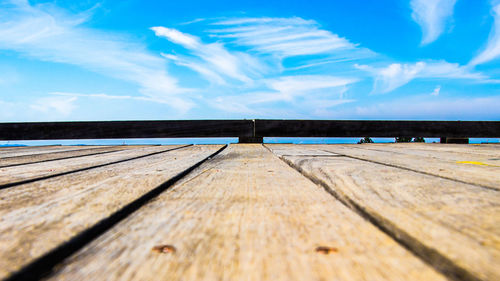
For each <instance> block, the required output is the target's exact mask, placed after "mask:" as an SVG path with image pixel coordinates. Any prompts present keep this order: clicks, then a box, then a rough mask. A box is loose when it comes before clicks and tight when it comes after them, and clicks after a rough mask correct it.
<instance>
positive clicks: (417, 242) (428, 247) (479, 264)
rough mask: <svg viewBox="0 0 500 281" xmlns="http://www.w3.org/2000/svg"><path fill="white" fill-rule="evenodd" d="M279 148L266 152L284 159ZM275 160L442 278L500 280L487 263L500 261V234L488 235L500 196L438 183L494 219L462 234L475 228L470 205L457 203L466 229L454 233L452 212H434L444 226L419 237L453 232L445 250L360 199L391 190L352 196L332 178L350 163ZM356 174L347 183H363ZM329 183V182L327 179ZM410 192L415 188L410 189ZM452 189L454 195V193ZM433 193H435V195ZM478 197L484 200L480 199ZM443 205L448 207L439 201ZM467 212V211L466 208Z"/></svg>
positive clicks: (367, 188) (419, 212)
mask: <svg viewBox="0 0 500 281" xmlns="http://www.w3.org/2000/svg"><path fill="white" fill-rule="evenodd" d="M283 147H285V146H281V147H280V146H279V145H271V147H267V146H266V148H268V149H269V150H270V151H273V149H274V150H277V151H280V152H281V153H284V151H286V149H284V148H283ZM295 148H296V147H295ZM289 150H292V149H290V148H289ZM324 151H325V150H320V152H321V153H323V152H324ZM274 153H275V154H276V151H274ZM276 156H278V157H280V158H281V159H282V160H283V161H284V162H285V163H287V164H288V165H289V166H291V167H292V168H294V169H296V170H297V171H299V172H301V173H302V174H303V175H304V176H305V177H307V178H309V179H310V180H311V181H313V182H315V183H316V184H318V185H320V186H322V187H323V188H325V190H327V191H328V192H329V193H330V194H332V195H333V196H334V197H336V198H337V199H339V200H340V201H341V202H343V203H344V204H345V205H346V206H348V207H350V208H351V209H353V210H355V211H356V212H358V213H359V214H360V215H362V216H363V217H365V218H366V219H367V220H369V221H371V222H372V223H373V224H374V225H376V226H377V227H379V228H380V229H381V230H382V231H384V232H386V233H387V234H388V235H390V236H391V237H393V238H394V239H395V240H397V241H398V242H399V243H401V244H402V245H403V246H405V247H406V248H408V249H409V250H411V251H412V252H414V253H415V254H417V255H418V256H419V257H421V258H422V259H423V260H425V261H426V262H428V263H429V264H431V265H432V266H434V267H436V268H437V269H439V270H440V271H441V272H443V273H445V274H446V275H448V276H450V277H453V278H455V279H457V280H495V279H496V277H494V276H497V277H498V276H500V272H498V271H497V270H495V269H494V266H493V268H492V267H491V265H490V264H489V262H488V261H489V260H495V259H496V260H498V258H499V253H498V249H496V248H495V245H496V243H497V242H495V241H498V239H499V238H498V234H497V233H498V229H496V231H494V232H489V231H493V230H494V226H495V225H497V224H498V223H495V219H496V220H497V221H498V215H496V216H495V215H494V214H495V213H496V214H498V212H499V210H500V208H499V206H498V204H496V205H495V203H494V202H495V201H496V200H495V199H494V198H497V197H498V193H497V191H496V190H488V191H487V190H484V192H483V191H481V189H480V188H481V187H479V188H476V187H474V186H475V185H472V186H471V185H465V184H464V185H463V186H462V187H456V188H455V185H454V184H451V183H450V184H447V185H446V184H445V183H441V184H442V185H444V186H443V187H446V186H448V187H449V188H448V189H450V188H451V189H450V192H457V191H458V190H460V189H461V188H463V192H462V194H460V196H458V197H457V198H458V199H457V200H462V199H460V198H461V197H467V194H469V195H473V196H472V197H474V199H473V198H472V197H471V198H468V199H469V201H470V202H471V203H470V204H476V206H475V209H478V208H479V209H478V210H477V211H479V212H486V211H488V212H487V213H485V215H483V217H485V216H486V217H485V218H488V215H487V214H490V213H491V214H492V215H493V217H490V219H488V220H484V221H483V218H478V220H480V221H475V225H474V224H471V225H474V226H475V227H476V228H477V229H473V230H467V229H464V228H463V227H466V226H465V225H466V224H467V223H466V222H474V221H470V220H471V219H474V217H473V216H472V217H471V216H470V215H469V216H467V215H466V213H467V211H466V210H470V207H474V205H470V204H469V205H468V202H469V201H467V200H462V201H460V202H465V203H461V204H460V207H457V208H464V210H463V211H462V212H463V215H464V216H461V217H462V220H463V221H464V223H462V224H464V226H462V225H461V224H460V223H459V224H458V226H457V228H456V229H454V228H453V215H454V213H453V212H450V211H451V210H449V209H446V207H445V209H443V210H442V211H438V212H437V213H436V214H441V217H442V220H444V221H443V222H441V223H442V224H443V226H440V225H439V223H434V224H432V223H431V224H428V223H427V222H424V221H420V222H421V227H422V228H423V229H424V230H422V231H424V232H425V231H432V232H437V233H439V231H441V233H443V231H444V233H446V231H451V233H454V232H455V233H456V234H454V235H452V236H450V238H449V239H445V240H441V242H444V244H445V245H442V244H443V243H440V242H439V241H440V240H439V238H438V240H437V241H436V242H434V241H431V242H434V243H429V241H426V239H425V238H423V237H424V236H425V235H424V236H422V235H420V236H417V237H419V238H420V239H418V238H416V237H414V236H412V235H414V234H415V231H411V232H410V233H409V232H407V231H406V230H405V229H404V227H405V226H401V225H404V223H401V221H399V222H398V223H395V221H393V219H395V218H398V217H397V216H395V217H393V218H391V214H392V213H398V210H397V209H396V208H394V209H393V210H391V209H390V208H388V207H385V206H384V207H382V206H383V205H381V206H378V207H377V203H373V201H375V202H376V201H377V200H380V199H377V198H376V197H375V198H372V200H371V201H366V200H370V199H363V196H364V195H365V194H369V193H370V192H371V191H370V190H371V189H372V188H375V190H374V191H373V192H374V194H377V196H381V194H384V192H386V193H387V192H390V189H388V190H389V191H384V190H381V189H380V188H379V187H375V186H369V185H368V186H366V185H365V186H363V187H359V188H360V189H359V190H360V191H358V192H357V193H356V192H354V191H356V190H358V189H356V188H355V187H353V186H350V185H352V183H347V182H345V179H343V178H339V176H337V175H336V174H335V173H337V174H339V175H342V174H343V172H342V169H347V168H344V166H348V165H349V161H347V162H346V163H345V164H342V163H343V162H345V161H343V160H342V158H330V159H331V160H330V159H328V158H325V160H320V159H318V160H314V159H312V160H308V157H304V156H302V155H292V156H288V157H287V156H282V155H279V154H278V155H276ZM291 157H292V158H291ZM293 157H295V158H293ZM349 158H352V157H348V156H346V159H349ZM294 159H295V160H294ZM301 159H302V160H301ZM334 159H338V160H334ZM299 160H300V161H299ZM310 161H313V162H310ZM314 161H315V162H314ZM319 161H323V162H324V163H322V164H321V165H320V164H319ZM325 161H333V162H335V161H336V162H338V164H336V165H337V166H331V167H332V168H329V167H330V166H329V164H328V162H325ZM351 161H365V162H368V163H369V162H370V161H366V160H365V159H356V158H354V160H351ZM309 163H318V164H317V165H316V166H312V164H309ZM353 163H354V162H353ZM361 163H362V162H361ZM376 164H378V163H376ZM318 165H319V166H318ZM339 165H340V166H339ZM351 165H352V164H351ZM364 166H366V167H364ZM313 167H317V168H314V169H313ZM321 167H324V168H321ZM335 167H338V168H335ZM356 167H357V169H358V170H359V169H361V170H362V171H365V170H369V169H370V167H369V165H358V166H356ZM391 168H393V169H399V168H400V167H391ZM374 170H377V171H378V170H380V171H378V172H374V173H375V174H376V175H375V178H377V177H379V178H380V179H379V181H382V180H383V181H384V182H386V181H387V180H388V179H386V178H383V177H381V175H382V174H384V172H383V169H374ZM403 170H408V169H404V168H403ZM335 171H336V172H335ZM346 171H347V170H346ZM409 172H417V173H418V172H419V171H409ZM366 173H368V172H365V174H366ZM405 173H408V172H402V173H401V175H402V176H404V175H405ZM358 174H359V173H358ZM358 174H355V175H354V174H349V176H350V178H351V180H352V178H353V177H355V178H359V179H361V178H363V176H362V175H358ZM408 176H409V174H408V175H406V176H405V177H408ZM330 177H331V178H332V179H330ZM426 177H428V178H427V179H425V178H422V180H424V179H425V181H423V182H422V184H430V185H431V186H432V185H435V187H436V188H438V187H441V186H440V185H439V184H438V181H437V179H436V180H435V182H434V184H432V183H431V182H429V180H431V179H432V178H436V177H435V176H434V175H426ZM325 178H326V179H330V180H329V181H328V182H326V181H325V180H324V179H325ZM410 178H411V177H410ZM414 178H415V179H416V182H418V177H414ZM359 179H358V181H359ZM372 180H373V179H372ZM395 180H398V179H397V178H396V179H395ZM400 180H401V179H400ZM400 180H399V181H400ZM407 180H408V179H407ZM334 182H337V183H334ZM354 182H356V181H354ZM424 182H425V183H424ZM373 183H375V182H373ZM393 183H396V182H393ZM387 184H388V185H389V186H390V185H391V182H390V181H388V182H387ZM399 185H401V184H399ZM414 185H415V184H414ZM417 186H418V184H417ZM473 187H474V188H475V189H476V191H475V192H474V191H472V190H473V189H474V188H473ZM409 188H413V187H409ZM455 189H456V190H457V191H453V190H455ZM469 189H472V190H471V191H470V192H472V193H467V192H469V191H468V190H469ZM478 191H479V192H478ZM394 192H396V193H395V194H394V195H393V196H395V197H396V198H393V199H392V202H399V201H398V200H401V198H403V199H404V198H405V197H404V195H405V190H404V189H402V190H401V191H397V190H394ZM399 192H401V195H399ZM428 192H430V193H429V195H427V197H430V198H432V193H433V191H432V190H430V191H428ZM436 193H437V191H436ZM379 194H380V195H379ZM478 194H479V195H478ZM488 194H489V195H488ZM440 196H441V195H439V194H436V196H435V197H436V200H438V201H439V197H440ZM449 196H452V197H454V196H453V194H452V195H443V200H444V198H446V197H449ZM481 196H482V198H483V199H481ZM492 196H493V199H491V200H490V201H492V202H491V203H492V204H493V205H491V207H490V206H488V204H489V203H488V202H484V203H483V202H482V201H481V200H486V199H488V198H492ZM495 196H496V197H495ZM365 197H366V196H365ZM398 197H399V199H398ZM410 197H411V196H410ZM475 197H477V198H475ZM424 198H425V197H424ZM464 199H465V198H464ZM414 200H416V202H418V200H417V198H415V199H414ZM474 200H476V201H474ZM478 200H479V201H478ZM403 201H404V200H403ZM410 201H411V200H410ZM442 202H446V201H442ZM442 202H441V203H442ZM474 202H475V203H474ZM382 203H383V202H382ZM402 203H404V202H402ZM406 203H409V202H406ZM423 203H426V202H421V204H423ZM436 203H438V202H436ZM426 204H429V202H427V203H426ZM481 204H483V205H484V207H485V208H487V209H481V208H482V207H481ZM385 205H391V202H389V201H388V202H386V204H385ZM425 206H427V205H422V206H421V208H429V206H430V205H429V206H427V207H425ZM467 206H468V207H469V208H466V207H467ZM495 206H496V207H495ZM414 207H415V206H414ZM416 207H418V204H417V205H416ZM447 207H448V208H450V207H452V206H447ZM480 207H481V208H480ZM384 208H385V209H387V210H389V211H388V212H385V213H384V212H382V213H380V214H379V213H378V212H381V211H383V210H384ZM405 208H408V209H409V210H410V211H411V210H412V209H411V208H412V207H411V205H408V206H406V207H405ZM427 210H428V211H429V212H430V211H431V210H432V209H427ZM427 210H426V209H422V210H414V211H415V212H416V213H415V216H416V217H417V218H418V216H419V215H420V216H423V214H425V212H424V211H427ZM495 210H496V211H495ZM449 212H450V213H449ZM430 213H432V212H430ZM448 213H449V214H448ZM398 216H400V217H401V219H400V220H404V221H410V222H409V224H415V217H413V218H412V217H411V216H407V217H406V218H405V217H404V213H400V214H399V215H398ZM480 217H481V216H480ZM423 218H424V219H425V216H423ZM446 219H449V220H448V222H450V223H451V225H448V226H446V225H447V223H446ZM412 220H413V221H412ZM396 221H397V220H396ZM426 223H427V226H426V227H424V225H425V224H426ZM417 224H418V220H417ZM455 224H457V223H456V222H455ZM402 227H403V228H402ZM406 227H408V226H406ZM443 227H444V228H443ZM488 227H493V229H491V230H490V229H489V228H488ZM447 228H448V230H447ZM482 228H484V230H485V231H486V232H483V229H482ZM414 230H415V229H414ZM416 231H417V233H418V230H416ZM464 232H465V233H464ZM469 235H472V238H471V239H469V238H468V237H469ZM451 238H453V239H452V240H451V241H455V242H457V243H456V244H457V245H459V246H454V245H453V243H450V241H449V240H450V239H451ZM457 239H458V240H457ZM464 239H465V240H464ZM483 239H484V240H483ZM460 241H461V242H460ZM474 241H477V243H478V244H481V245H482V246H479V248H478V246H475V245H476V242H474ZM486 241H487V242H486ZM426 243H428V244H426ZM482 243H486V244H482ZM492 243H493V244H492ZM448 244H449V245H448ZM490 244H491V245H490ZM488 245H489V246H488ZM468 251H469V252H468ZM471 251H472V252H471ZM454 252H456V253H454ZM467 252H468V253H467ZM443 253H445V254H443ZM459 253H460V254H459ZM477 255H479V256H477ZM462 256H464V257H462ZM450 257H451V258H450ZM473 257H476V258H477V259H475V258H473ZM457 263H458V264H457Z"/></svg>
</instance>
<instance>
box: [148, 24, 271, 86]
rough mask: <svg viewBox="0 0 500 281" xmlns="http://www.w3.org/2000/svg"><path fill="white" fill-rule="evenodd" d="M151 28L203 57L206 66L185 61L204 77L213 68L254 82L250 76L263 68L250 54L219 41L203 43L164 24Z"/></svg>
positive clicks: (233, 76) (159, 34)
mask: <svg viewBox="0 0 500 281" xmlns="http://www.w3.org/2000/svg"><path fill="white" fill-rule="evenodd" d="M151 30H153V31H154V32H155V34H156V36H160V37H164V38H166V39H168V40H169V41H170V42H172V43H175V44H179V45H181V46H183V47H184V48H186V49H188V50H189V51H191V52H192V53H193V54H194V55H195V56H197V57H199V58H201V59H202V60H203V62H204V63H205V64H206V65H205V66H203V65H201V62H198V63H196V64H195V63H194V62H190V63H186V62H185V63H184V64H187V66H188V67H190V68H191V69H194V70H195V71H197V72H200V73H201V74H202V75H203V76H204V77H207V75H208V76H213V72H211V73H209V72H208V71H207V70H208V69H210V68H212V69H214V70H215V71H217V72H218V73H219V74H222V75H224V76H226V77H230V78H233V79H236V80H238V81H241V82H244V83H250V82H252V79H251V78H250V77H249V76H250V74H255V73H258V72H260V71H261V70H262V66H261V65H260V63H259V62H258V61H257V60H256V59H254V58H252V57H251V56H250V55H248V54H245V53H242V52H230V51H228V50H227V49H226V48H225V47H224V45H223V44H221V43H219V42H215V43H208V44H207V43H203V42H202V41H201V40H200V39H199V38H198V37H195V36H192V35H190V34H186V33H182V32H180V31H178V30H175V29H173V28H166V27H162V26H156V27H152V28H151ZM171 58H172V57H171ZM212 78H213V77H212Z"/></svg>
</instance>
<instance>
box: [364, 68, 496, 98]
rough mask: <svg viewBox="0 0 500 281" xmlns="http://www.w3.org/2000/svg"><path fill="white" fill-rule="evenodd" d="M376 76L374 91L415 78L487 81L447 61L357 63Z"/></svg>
mask: <svg viewBox="0 0 500 281" xmlns="http://www.w3.org/2000/svg"><path fill="white" fill-rule="evenodd" d="M355 67H356V68H358V69H360V70H364V71H367V72H369V73H371V74H372V75H373V76H374V77H375V83H374V86H373V92H374V93H388V92H391V91H393V90H395V89H397V88H399V87H401V86H403V85H405V84H407V83H409V82H410V81H412V80H414V79H471V80H481V81H483V82H484V81H486V80H487V79H488V77H487V76H485V75H483V74H481V73H477V72H472V71H471V70H470V69H469V68H467V67H465V66H460V65H459V64H457V63H448V62H445V61H437V62H436V61H430V62H423V61H421V62H417V63H415V64H400V63H393V64H390V65H389V66H387V67H383V68H374V67H371V66H368V65H355Z"/></svg>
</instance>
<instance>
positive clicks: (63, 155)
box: [0, 146, 130, 168]
mask: <svg viewBox="0 0 500 281" xmlns="http://www.w3.org/2000/svg"><path fill="white" fill-rule="evenodd" d="M129 148H130V147H127V146H116V147H99V148H83V149H77V150H69V151H67V150H64V151H58V152H52V153H40V154H31V155H23V156H14V157H2V158H0V168H5V167H8V166H19V165H24V164H30V163H38V162H47V161H55V160H62V159H68V158H75V157H81V156H88V155H96V154H103V153H108V152H113V151H120V150H125V149H129ZM76 161H78V160H76Z"/></svg>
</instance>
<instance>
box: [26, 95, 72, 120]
mask: <svg viewBox="0 0 500 281" xmlns="http://www.w3.org/2000/svg"><path fill="white" fill-rule="evenodd" d="M76 100H77V98H76V97H55V96H53V97H43V98H39V99H37V100H36V101H35V102H34V103H33V104H31V105H30V108H31V109H34V110H36V111H39V112H41V113H44V114H47V115H49V116H51V115H54V113H55V114H58V115H63V116H68V115H70V114H71V112H72V111H73V110H74V109H75V108H76V106H75V104H74V103H75V101H76Z"/></svg>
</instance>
